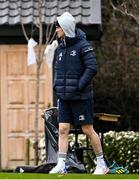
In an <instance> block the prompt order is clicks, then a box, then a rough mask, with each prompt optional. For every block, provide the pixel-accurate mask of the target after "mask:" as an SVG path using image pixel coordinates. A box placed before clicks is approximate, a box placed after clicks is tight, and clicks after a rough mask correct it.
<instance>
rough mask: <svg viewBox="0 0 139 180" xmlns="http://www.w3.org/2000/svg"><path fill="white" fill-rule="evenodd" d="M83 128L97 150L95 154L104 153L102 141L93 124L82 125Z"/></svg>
mask: <svg viewBox="0 0 139 180" xmlns="http://www.w3.org/2000/svg"><path fill="white" fill-rule="evenodd" d="M82 130H83V132H84V134H86V135H87V137H88V138H89V139H90V142H91V145H92V148H93V150H94V152H95V154H96V155H97V154H99V153H102V152H103V150H102V146H101V141H100V138H99V136H98V134H97V133H96V132H95V130H94V128H93V125H90V124H89V125H83V126H82Z"/></svg>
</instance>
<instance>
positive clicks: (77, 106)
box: [50, 12, 108, 174]
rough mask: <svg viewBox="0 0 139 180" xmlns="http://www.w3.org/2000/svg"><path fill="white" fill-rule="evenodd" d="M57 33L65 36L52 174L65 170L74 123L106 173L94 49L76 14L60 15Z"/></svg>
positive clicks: (58, 54) (57, 76)
mask: <svg viewBox="0 0 139 180" xmlns="http://www.w3.org/2000/svg"><path fill="white" fill-rule="evenodd" d="M56 33H57V36H58V38H60V39H61V43H60V44H59V46H58V48H57V50H56V53H55V58H56V64H55V78H54V90H55V92H56V95H57V97H58V98H59V104H58V108H59V113H58V121H59V142H58V143H59V144H58V145H59V152H58V162H57V165H56V166H55V167H54V168H53V169H52V170H51V171H50V173H65V172H66V167H65V160H66V155H67V151H68V135H69V131H70V125H71V124H73V125H74V126H75V127H77V126H79V125H80V126H81V128H82V131H83V133H84V134H86V135H87V136H88V137H89V138H90V142H91V145H92V147H93V150H94V152H95V154H96V159H97V165H96V169H95V171H94V174H105V173H106V171H107V169H108V168H107V166H106V163H105V161H104V158H103V151H102V147H101V142H100V139H99V136H98V135H97V133H96V132H95V130H94V128H93V119H92V116H93V91H92V82H91V80H92V78H93V77H94V76H95V75H96V73H97V64H96V57H95V52H94V49H93V48H92V47H91V46H90V44H89V43H88V42H87V40H86V36H85V33H84V32H83V31H81V30H80V29H77V28H76V24H75V19H74V17H73V16H72V15H71V14H70V13H68V12H65V13H63V14H62V15H61V16H59V17H57V24H56Z"/></svg>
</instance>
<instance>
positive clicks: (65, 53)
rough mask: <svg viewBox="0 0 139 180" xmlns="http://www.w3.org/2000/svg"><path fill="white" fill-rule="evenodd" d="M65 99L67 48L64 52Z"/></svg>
mask: <svg viewBox="0 0 139 180" xmlns="http://www.w3.org/2000/svg"><path fill="white" fill-rule="evenodd" d="M64 58H65V60H64V97H65V96H66V62H67V47H66V49H65V51H64Z"/></svg>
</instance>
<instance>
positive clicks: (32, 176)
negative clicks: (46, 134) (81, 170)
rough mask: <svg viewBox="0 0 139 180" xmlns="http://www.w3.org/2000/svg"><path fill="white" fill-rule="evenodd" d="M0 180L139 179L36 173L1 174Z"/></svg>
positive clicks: (125, 175) (115, 176)
mask: <svg viewBox="0 0 139 180" xmlns="http://www.w3.org/2000/svg"><path fill="white" fill-rule="evenodd" d="M0 179H86V180H87V179H94V180H95V179H109V180H110V179H115V180H116V179H138V180H139V175H137V174H123V175H117V174H114V175H112V174H111V175H110V174H107V175H92V174H64V175H58V174H35V173H28V174H27V173H22V174H20V173H0Z"/></svg>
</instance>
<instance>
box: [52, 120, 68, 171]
mask: <svg viewBox="0 0 139 180" xmlns="http://www.w3.org/2000/svg"><path fill="white" fill-rule="evenodd" d="M69 130H70V124H69V123H59V138H58V147H59V152H58V162H57V165H56V166H55V167H54V168H53V169H52V170H51V171H50V172H49V173H50V174H54V173H65V161H66V156H67V151H68V135H69Z"/></svg>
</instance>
